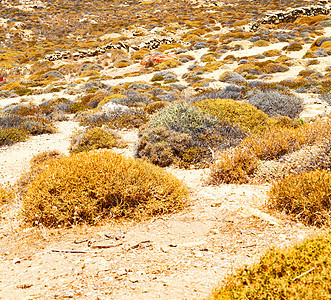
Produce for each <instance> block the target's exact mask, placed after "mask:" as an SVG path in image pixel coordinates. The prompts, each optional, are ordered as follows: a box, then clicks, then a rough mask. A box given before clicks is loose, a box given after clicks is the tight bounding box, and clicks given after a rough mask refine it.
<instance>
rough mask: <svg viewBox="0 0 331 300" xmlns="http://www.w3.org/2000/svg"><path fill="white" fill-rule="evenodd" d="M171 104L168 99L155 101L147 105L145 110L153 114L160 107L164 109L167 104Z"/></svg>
mask: <svg viewBox="0 0 331 300" xmlns="http://www.w3.org/2000/svg"><path fill="white" fill-rule="evenodd" d="M169 104H170V102H168V101H155V102H152V103H149V104H147V105H146V106H145V108H144V110H145V112H147V113H149V114H153V113H155V112H157V111H159V110H160V109H162V108H163V107H165V106H168V105H169Z"/></svg>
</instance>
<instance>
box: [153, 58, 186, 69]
mask: <svg viewBox="0 0 331 300" xmlns="http://www.w3.org/2000/svg"><path fill="white" fill-rule="evenodd" d="M180 65H181V62H180V61H179V60H177V59H167V60H165V61H164V62H162V63H160V64H158V65H156V66H155V67H154V70H155V71H162V70H165V69H171V68H176V67H178V66H180Z"/></svg>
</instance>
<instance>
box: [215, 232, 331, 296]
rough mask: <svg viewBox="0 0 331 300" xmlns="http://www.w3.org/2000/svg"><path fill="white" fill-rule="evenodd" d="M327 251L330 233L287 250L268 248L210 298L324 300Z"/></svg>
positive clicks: (330, 263) (329, 263)
mask: <svg viewBox="0 0 331 300" xmlns="http://www.w3.org/2000/svg"><path fill="white" fill-rule="evenodd" d="M330 251H331V234H326V235H325V236H320V237H317V238H314V239H311V240H306V241H304V242H303V243H301V244H299V245H296V246H294V247H291V248H287V249H275V248H272V249H270V250H269V251H268V252H267V253H266V254H265V255H263V257H262V258H261V259H260V261H259V262H258V263H257V264H255V265H253V266H252V267H247V266H245V267H243V268H242V269H241V270H239V271H238V272H236V274H233V275H231V276H229V278H228V279H227V282H226V283H225V285H224V286H223V287H221V288H220V289H218V290H217V291H216V292H215V293H214V295H213V299H215V300H230V299H239V300H244V299H252V300H260V299H277V300H280V299H293V300H294V299H307V300H308V299H327V298H328V296H329V295H330V282H331V275H330V274H331V273H330V268H331V258H330Z"/></svg>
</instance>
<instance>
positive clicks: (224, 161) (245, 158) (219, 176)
mask: <svg viewBox="0 0 331 300" xmlns="http://www.w3.org/2000/svg"><path fill="white" fill-rule="evenodd" d="M257 166H258V159H257V157H256V156H255V155H254V153H252V152H251V151H250V149H248V148H241V147H238V148H234V149H229V150H227V151H224V152H222V153H221V155H220V157H219V158H218V159H217V161H216V162H215V163H214V164H213V165H212V166H211V168H210V170H211V172H210V175H209V183H210V184H222V183H247V182H248V180H249V176H250V175H252V174H253V173H254V171H255V169H256V168H257Z"/></svg>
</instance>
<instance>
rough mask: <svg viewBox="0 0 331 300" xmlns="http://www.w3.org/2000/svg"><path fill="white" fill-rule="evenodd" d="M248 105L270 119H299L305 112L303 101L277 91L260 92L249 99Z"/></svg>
mask: <svg viewBox="0 0 331 300" xmlns="http://www.w3.org/2000/svg"><path fill="white" fill-rule="evenodd" d="M248 103H250V104H252V105H254V106H256V107H257V108H258V109H260V110H262V111H263V112H265V113H266V114H267V115H268V116H269V117H277V116H279V115H280V116H288V117H290V118H295V117H298V115H299V114H300V113H301V112H302V110H303V101H302V100H301V99H299V98H297V97H295V96H292V95H287V94H283V93H280V92H278V91H275V90H265V91H258V92H257V93H254V94H253V95H251V96H250V97H248Z"/></svg>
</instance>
